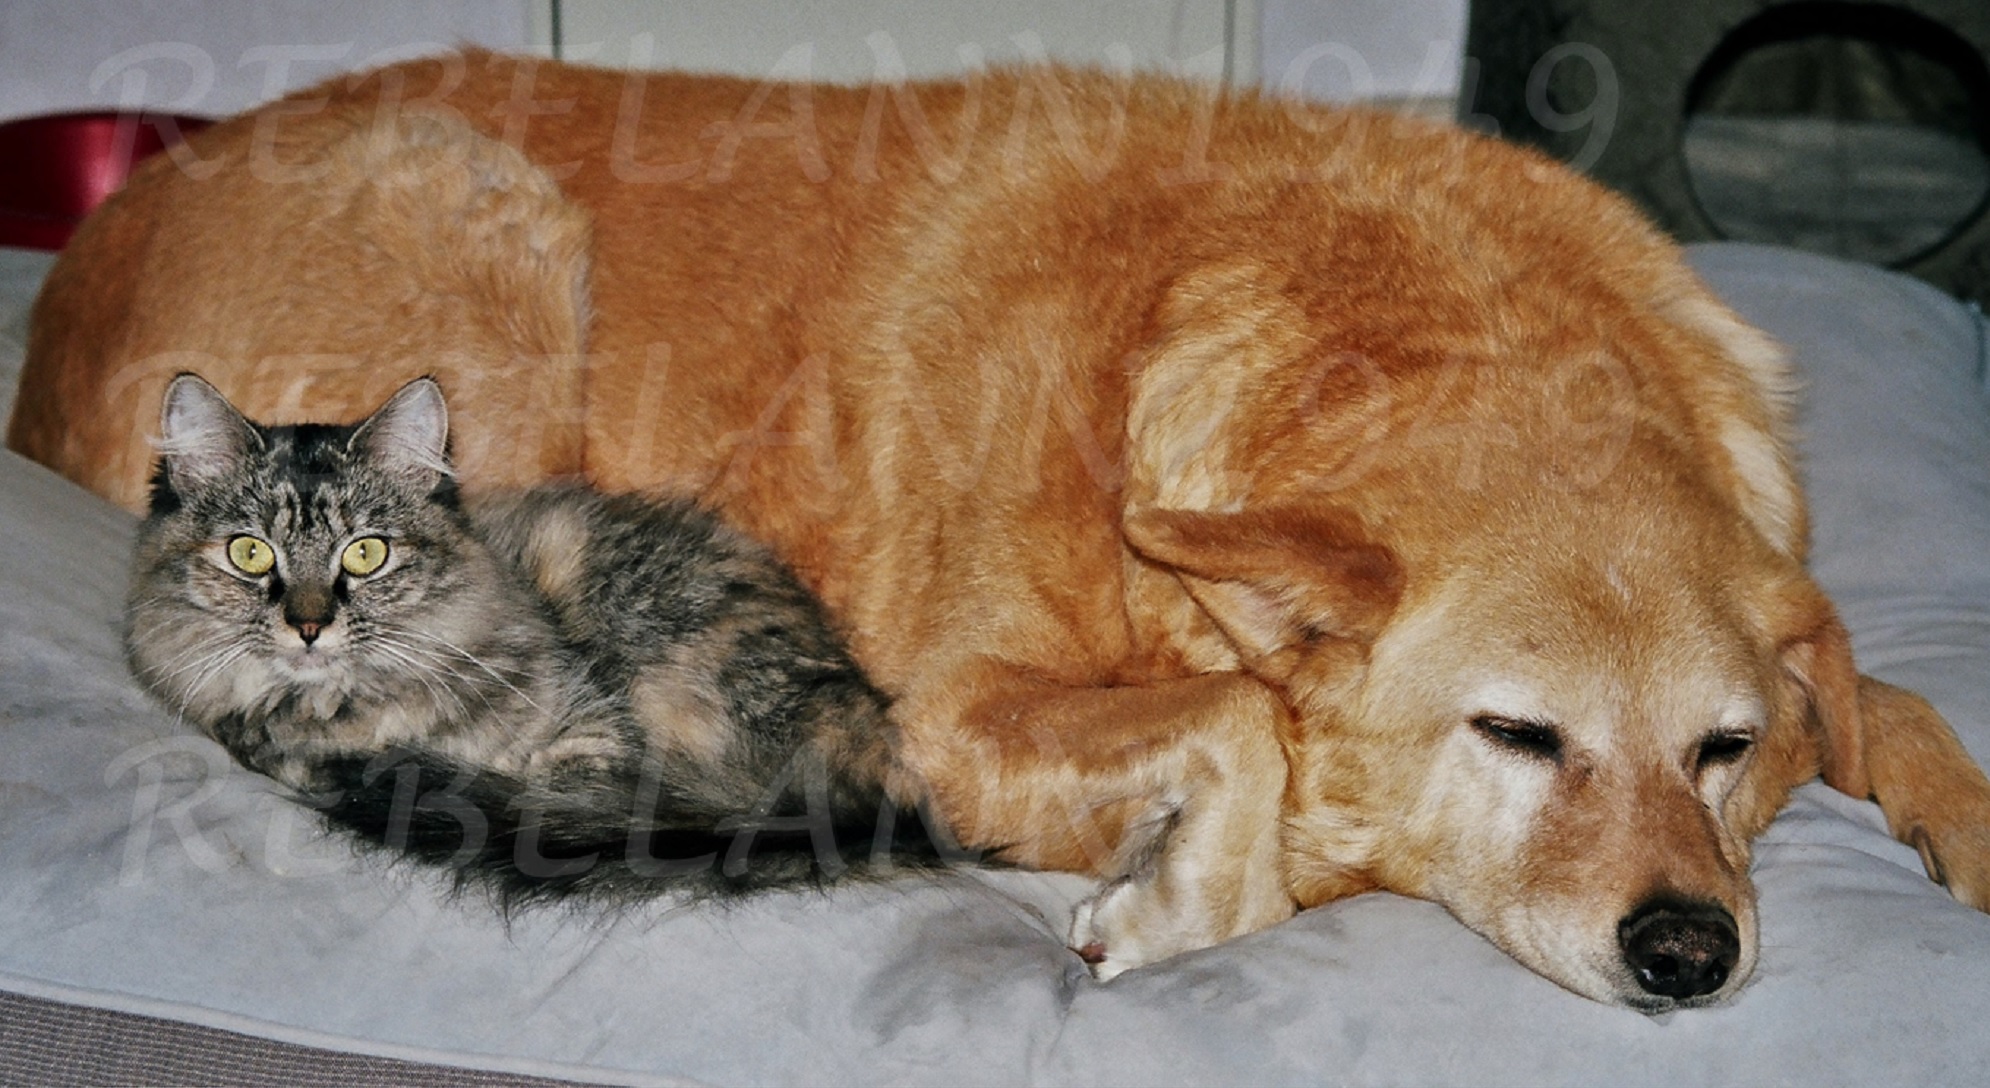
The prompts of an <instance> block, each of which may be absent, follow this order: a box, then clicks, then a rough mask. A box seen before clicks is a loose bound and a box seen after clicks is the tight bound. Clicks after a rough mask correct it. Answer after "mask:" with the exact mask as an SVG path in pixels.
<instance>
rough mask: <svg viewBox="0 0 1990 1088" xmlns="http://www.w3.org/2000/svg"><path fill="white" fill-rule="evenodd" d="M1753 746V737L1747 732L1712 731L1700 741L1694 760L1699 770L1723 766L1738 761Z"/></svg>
mask: <svg viewBox="0 0 1990 1088" xmlns="http://www.w3.org/2000/svg"><path fill="white" fill-rule="evenodd" d="M1754 746H1755V738H1754V736H1752V735H1751V734H1748V733H1713V734H1710V735H1709V736H1707V737H1706V738H1704V739H1702V740H1701V741H1700V751H1699V753H1698V759H1697V760H1696V762H1697V764H1698V766H1699V769H1700V770H1703V771H1704V770H1706V769H1708V768H1710V767H1724V766H1727V765H1728V764H1730V763H1738V762H1740V760H1741V757H1742V756H1745V755H1747V754H1748V750H1749V749H1750V748H1753V747H1754Z"/></svg>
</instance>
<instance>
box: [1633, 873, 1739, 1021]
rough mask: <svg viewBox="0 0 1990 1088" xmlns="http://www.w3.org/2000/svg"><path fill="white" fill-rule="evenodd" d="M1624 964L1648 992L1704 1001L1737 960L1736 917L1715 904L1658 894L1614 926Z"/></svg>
mask: <svg viewBox="0 0 1990 1088" xmlns="http://www.w3.org/2000/svg"><path fill="white" fill-rule="evenodd" d="M1617 945H1618V947H1619V948H1621V949H1623V953H1624V963H1625V964H1626V965H1627V966H1629V967H1630V969H1631V974H1632V976H1633V977H1635V978H1636V979H1637V980H1638V985H1639V986H1641V987H1643V988H1644V991H1645V992H1646V993H1648V994H1654V995H1657V996H1659V997H1670V998H1674V999H1678V1000H1684V999H1686V998H1693V997H1705V996H1706V995H1708V994H1711V993H1713V992H1714V991H1716V990H1719V989H1720V988H1721V987H1722V986H1724V985H1726V984H1727V980H1728V976H1729V975H1731V974H1733V972H1734V965H1735V962H1736V961H1737V960H1739V959H1740V958H1741V938H1740V937H1739V936H1738V935H1737V934H1736V932H1735V928H1734V915H1732V914H1729V913H1728V912H1727V910H1726V908H1724V907H1721V906H1718V905H1716V904H1713V903H1705V902H1694V901H1691V900H1686V899H1678V898H1672V897H1669V896H1661V897H1658V898H1654V899H1649V900H1646V901H1645V902H1644V903H1643V904H1642V905H1640V906H1639V907H1638V908H1637V909H1636V910H1633V911H1632V912H1631V913H1630V914H1628V915H1626V916H1625V918H1624V920H1623V921H1621V922H1619V923H1617Z"/></svg>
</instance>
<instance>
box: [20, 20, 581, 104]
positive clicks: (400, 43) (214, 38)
mask: <svg viewBox="0 0 1990 1088" xmlns="http://www.w3.org/2000/svg"><path fill="white" fill-rule="evenodd" d="M541 2H542V3H543V0H541ZM533 7H534V3H533V0H277V2H269V0H261V2H259V0H0V118H6V117H18V116H23V115H26V114H34V113H53V112H57V111H62V110H75V109H85V108H96V107H103V106H123V105H131V104H133V103H134V102H135V103H137V104H142V105H146V106H150V107H154V108H162V109H173V110H179V111H181V112H186V113H196V114H208V115H215V116H218V115H222V114H228V113H234V112H237V111H239V110H242V109H244V108H246V107H248V106H251V105H254V104H255V103H257V102H261V101H263V100H264V99H267V98H272V97H274V96H276V95H278V94H281V93H283V92H284V91H287V90H291V89H293V88H296V87H300V86H303V85H305V84H308V83H312V82H316V81H317V80H320V79H323V78H325V77H326V76H328V75H331V74H333V73H335V72H339V71H344V70H348V69H352V68H358V67H363V66H365V65H367V64H370V63H378V62H381V61H385V60H388V59H392V58H397V57H407V56H411V55H414V54H417V53H423V52H435V51H437V50H440V49H445V48H448V47H449V46H452V45H455V44H458V43H462V42H472V43H476V44H479V45H487V46H491V47H493V48H499V49H521V48H524V47H525V46H526V45H527V44H528V43H529V42H530V41H531V38H532V14H533Z"/></svg>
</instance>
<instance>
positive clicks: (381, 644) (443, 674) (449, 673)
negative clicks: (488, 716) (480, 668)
mask: <svg viewBox="0 0 1990 1088" xmlns="http://www.w3.org/2000/svg"><path fill="white" fill-rule="evenodd" d="M366 641H367V643H368V644H369V645H371V646H374V647H377V648H378V649H380V650H381V651H382V652H383V653H387V654H388V656H390V657H393V658H394V659H395V660H396V661H399V662H401V663H402V664H404V665H406V666H408V667H409V668H411V669H419V670H421V671H423V672H425V673H427V674H428V675H430V676H435V677H439V678H441V679H442V680H444V681H445V682H449V681H461V682H467V683H469V684H470V685H472V686H471V688H470V690H471V691H472V692H473V693H474V694H475V695H476V696H477V698H478V699H480V700H482V701H483V704H484V708H485V709H486V710H494V709H496V704H494V703H492V702H491V700H490V696H488V695H486V694H484V692H483V687H484V686H485V685H484V683H483V681H482V679H481V678H480V677H472V676H463V675H460V674H459V673H457V672H456V671H455V670H454V669H450V668H448V667H447V662H448V661H449V658H447V657H444V656H443V655H442V654H439V653H437V652H435V651H434V650H431V649H429V648H428V647H426V646H418V645H416V644H414V643H411V642H405V641H402V640H400V639H398V638H395V637H393V636H392V635H388V634H382V633H380V632H379V631H374V632H370V633H369V635H368V637H367V640H366ZM454 688H455V685H454V684H453V683H452V684H451V694H452V695H454V694H455V692H454ZM456 703H457V706H458V707H459V708H460V709H462V710H463V711H465V712H466V713H467V712H468V710H469V708H468V706H466V705H464V703H463V701H462V698H461V697H460V696H458V697H457V698H456Z"/></svg>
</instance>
